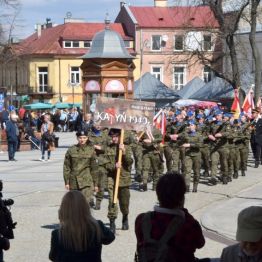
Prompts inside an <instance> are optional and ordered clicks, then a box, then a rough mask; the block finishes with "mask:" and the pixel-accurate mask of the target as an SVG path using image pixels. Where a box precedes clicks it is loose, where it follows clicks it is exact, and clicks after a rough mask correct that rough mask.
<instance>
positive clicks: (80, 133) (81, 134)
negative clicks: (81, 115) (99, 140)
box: [76, 130, 88, 137]
mask: <svg viewBox="0 0 262 262" xmlns="http://www.w3.org/2000/svg"><path fill="white" fill-rule="evenodd" d="M76 136H77V137H78V136H88V132H87V131H86V130H80V131H77V132H76Z"/></svg>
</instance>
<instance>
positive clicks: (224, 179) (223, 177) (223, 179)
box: [222, 176, 227, 185]
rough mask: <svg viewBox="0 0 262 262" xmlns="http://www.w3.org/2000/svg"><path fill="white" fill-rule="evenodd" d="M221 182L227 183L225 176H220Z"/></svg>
mask: <svg viewBox="0 0 262 262" xmlns="http://www.w3.org/2000/svg"><path fill="white" fill-rule="evenodd" d="M222 184H223V185H227V177H226V176H222Z"/></svg>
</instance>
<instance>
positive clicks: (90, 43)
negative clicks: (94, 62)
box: [84, 41, 92, 48]
mask: <svg viewBox="0 0 262 262" xmlns="http://www.w3.org/2000/svg"><path fill="white" fill-rule="evenodd" d="M85 43H88V44H89V46H85ZM91 46H92V41H84V48H90V47H91Z"/></svg>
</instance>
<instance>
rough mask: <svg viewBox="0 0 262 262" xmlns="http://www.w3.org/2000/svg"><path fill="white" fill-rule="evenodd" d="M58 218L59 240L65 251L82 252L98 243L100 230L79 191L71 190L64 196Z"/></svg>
mask: <svg viewBox="0 0 262 262" xmlns="http://www.w3.org/2000/svg"><path fill="white" fill-rule="evenodd" d="M58 217H59V220H60V230H59V238H60V241H61V243H62V245H63V246H64V247H65V248H66V249H69V250H73V251H76V252H82V251H85V250H87V249H88V248H89V247H91V246H93V245H95V244H96V243H99V242H100V240H101V229H100V227H99V225H98V222H97V221H96V220H95V219H94V218H93V217H92V215H91V211H90V207H89V204H88V202H87V200H86V198H85V196H84V195H83V194H82V193H81V192H80V191H74V190H72V191H69V192H67V193H66V194H65V195H64V197H63V199H62V203H61V206H60V209H59V212H58Z"/></svg>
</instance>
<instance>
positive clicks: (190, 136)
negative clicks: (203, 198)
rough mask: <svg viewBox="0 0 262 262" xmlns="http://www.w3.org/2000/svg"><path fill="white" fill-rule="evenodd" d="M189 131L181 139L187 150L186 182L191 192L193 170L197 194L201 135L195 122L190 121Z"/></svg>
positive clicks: (187, 188)
mask: <svg viewBox="0 0 262 262" xmlns="http://www.w3.org/2000/svg"><path fill="white" fill-rule="evenodd" d="M188 125H189V130H188V131H187V132H186V133H185V135H184V137H183V138H181V139H182V141H183V144H182V147H183V148H184V149H185V171H184V176H185V182H186V190H187V192H189V190H190V179H191V171H192V170H193V173H194V177H193V190H192V192H197V186H198V182H199V176H200V162H201V161H200V160H201V153H200V144H201V134H200V133H199V132H197V131H196V124H195V121H194V120H189V121H188Z"/></svg>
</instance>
